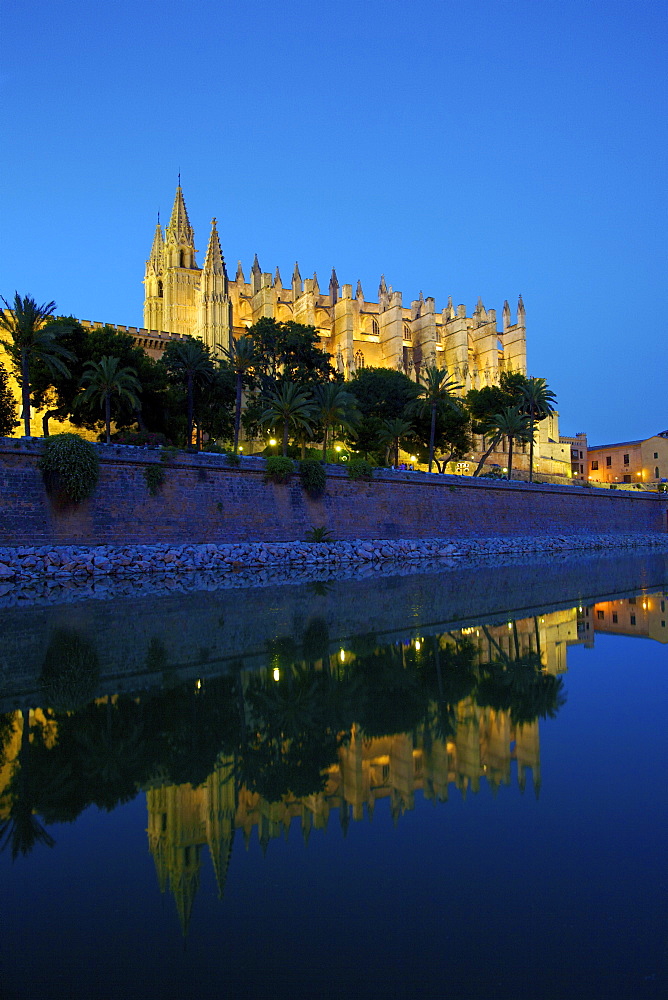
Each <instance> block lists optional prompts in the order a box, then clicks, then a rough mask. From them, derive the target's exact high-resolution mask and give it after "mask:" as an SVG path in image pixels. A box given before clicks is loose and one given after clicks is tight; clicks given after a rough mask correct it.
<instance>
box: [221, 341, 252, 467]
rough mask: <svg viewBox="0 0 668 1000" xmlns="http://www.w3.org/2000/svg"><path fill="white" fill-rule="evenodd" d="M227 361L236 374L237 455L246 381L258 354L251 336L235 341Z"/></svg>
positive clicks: (235, 442)
mask: <svg viewBox="0 0 668 1000" xmlns="http://www.w3.org/2000/svg"><path fill="white" fill-rule="evenodd" d="M224 354H225V357H226V359H227V361H228V362H229V364H230V367H231V369H232V371H233V372H234V379H235V406H234V453H235V455H236V453H237V447H238V445H239V427H240V424H241V396H242V392H243V387H244V379H248V376H249V375H250V374H251V372H252V371H253V369H254V367H255V363H256V360H257V358H256V354H255V343H254V341H253V338H252V337H250V336H244V337H239V338H238V340H235V341H233V343H232V348H231V350H229V351H225V352H224Z"/></svg>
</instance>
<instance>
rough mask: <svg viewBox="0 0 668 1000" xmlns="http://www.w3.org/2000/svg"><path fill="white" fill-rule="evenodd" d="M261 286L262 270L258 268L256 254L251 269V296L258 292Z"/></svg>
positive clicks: (258, 263)
mask: <svg viewBox="0 0 668 1000" xmlns="http://www.w3.org/2000/svg"><path fill="white" fill-rule="evenodd" d="M261 284H262V269H261V267H260V262H259V260H258V259H257V254H255V259H254V260H253V266H252V267H251V289H252V291H253V294H255V292H257V291H259V289H260V285H261Z"/></svg>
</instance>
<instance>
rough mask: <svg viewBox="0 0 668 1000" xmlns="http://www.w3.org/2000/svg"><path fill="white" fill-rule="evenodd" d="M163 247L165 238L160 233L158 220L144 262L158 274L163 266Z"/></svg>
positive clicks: (160, 227) (160, 228)
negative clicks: (148, 253)
mask: <svg viewBox="0 0 668 1000" xmlns="http://www.w3.org/2000/svg"><path fill="white" fill-rule="evenodd" d="M164 249H165V238H164V236H163V235H162V226H161V225H160V223H159V222H158V224H157V226H156V227H155V233H154V234H153V245H152V246H151V253H150V255H149V258H148V260H147V262H146V266H147V268H148V267H151V268H153V271H154V272H155V274H160V272H161V271H162V267H163V254H164Z"/></svg>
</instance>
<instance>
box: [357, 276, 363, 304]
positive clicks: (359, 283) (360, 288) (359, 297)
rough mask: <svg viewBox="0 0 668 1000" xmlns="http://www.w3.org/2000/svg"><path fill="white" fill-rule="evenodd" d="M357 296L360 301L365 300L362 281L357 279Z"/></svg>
mask: <svg viewBox="0 0 668 1000" xmlns="http://www.w3.org/2000/svg"><path fill="white" fill-rule="evenodd" d="M355 298H356V299H357V301H358V302H359V303H362V302H364V292H363V291H362V282H361V281H360V279H359V278H358V279H357V288H356V289H355Z"/></svg>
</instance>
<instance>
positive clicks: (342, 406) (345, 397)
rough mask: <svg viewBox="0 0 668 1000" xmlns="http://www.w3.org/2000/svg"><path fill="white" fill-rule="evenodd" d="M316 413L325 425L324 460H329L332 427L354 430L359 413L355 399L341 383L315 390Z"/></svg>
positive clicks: (331, 383) (333, 383) (323, 436)
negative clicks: (328, 440) (330, 430)
mask: <svg viewBox="0 0 668 1000" xmlns="http://www.w3.org/2000/svg"><path fill="white" fill-rule="evenodd" d="M313 399H314V413H315V415H316V417H317V418H318V419H319V420H320V422H321V423H322V425H323V435H322V459H323V461H326V460H327V437H328V434H329V429H330V427H335V426H337V425H338V426H339V427H344V428H346V430H349V431H352V430H354V427H355V424H356V423H357V420H358V417H359V412H358V409H357V403H356V401H355V397H354V396H352V395H351V394H350V393H349V392H348V391H347V389H344V387H343V385H341V383H340V382H325V384H324V385H316V386H315V388H314V390H313Z"/></svg>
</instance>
